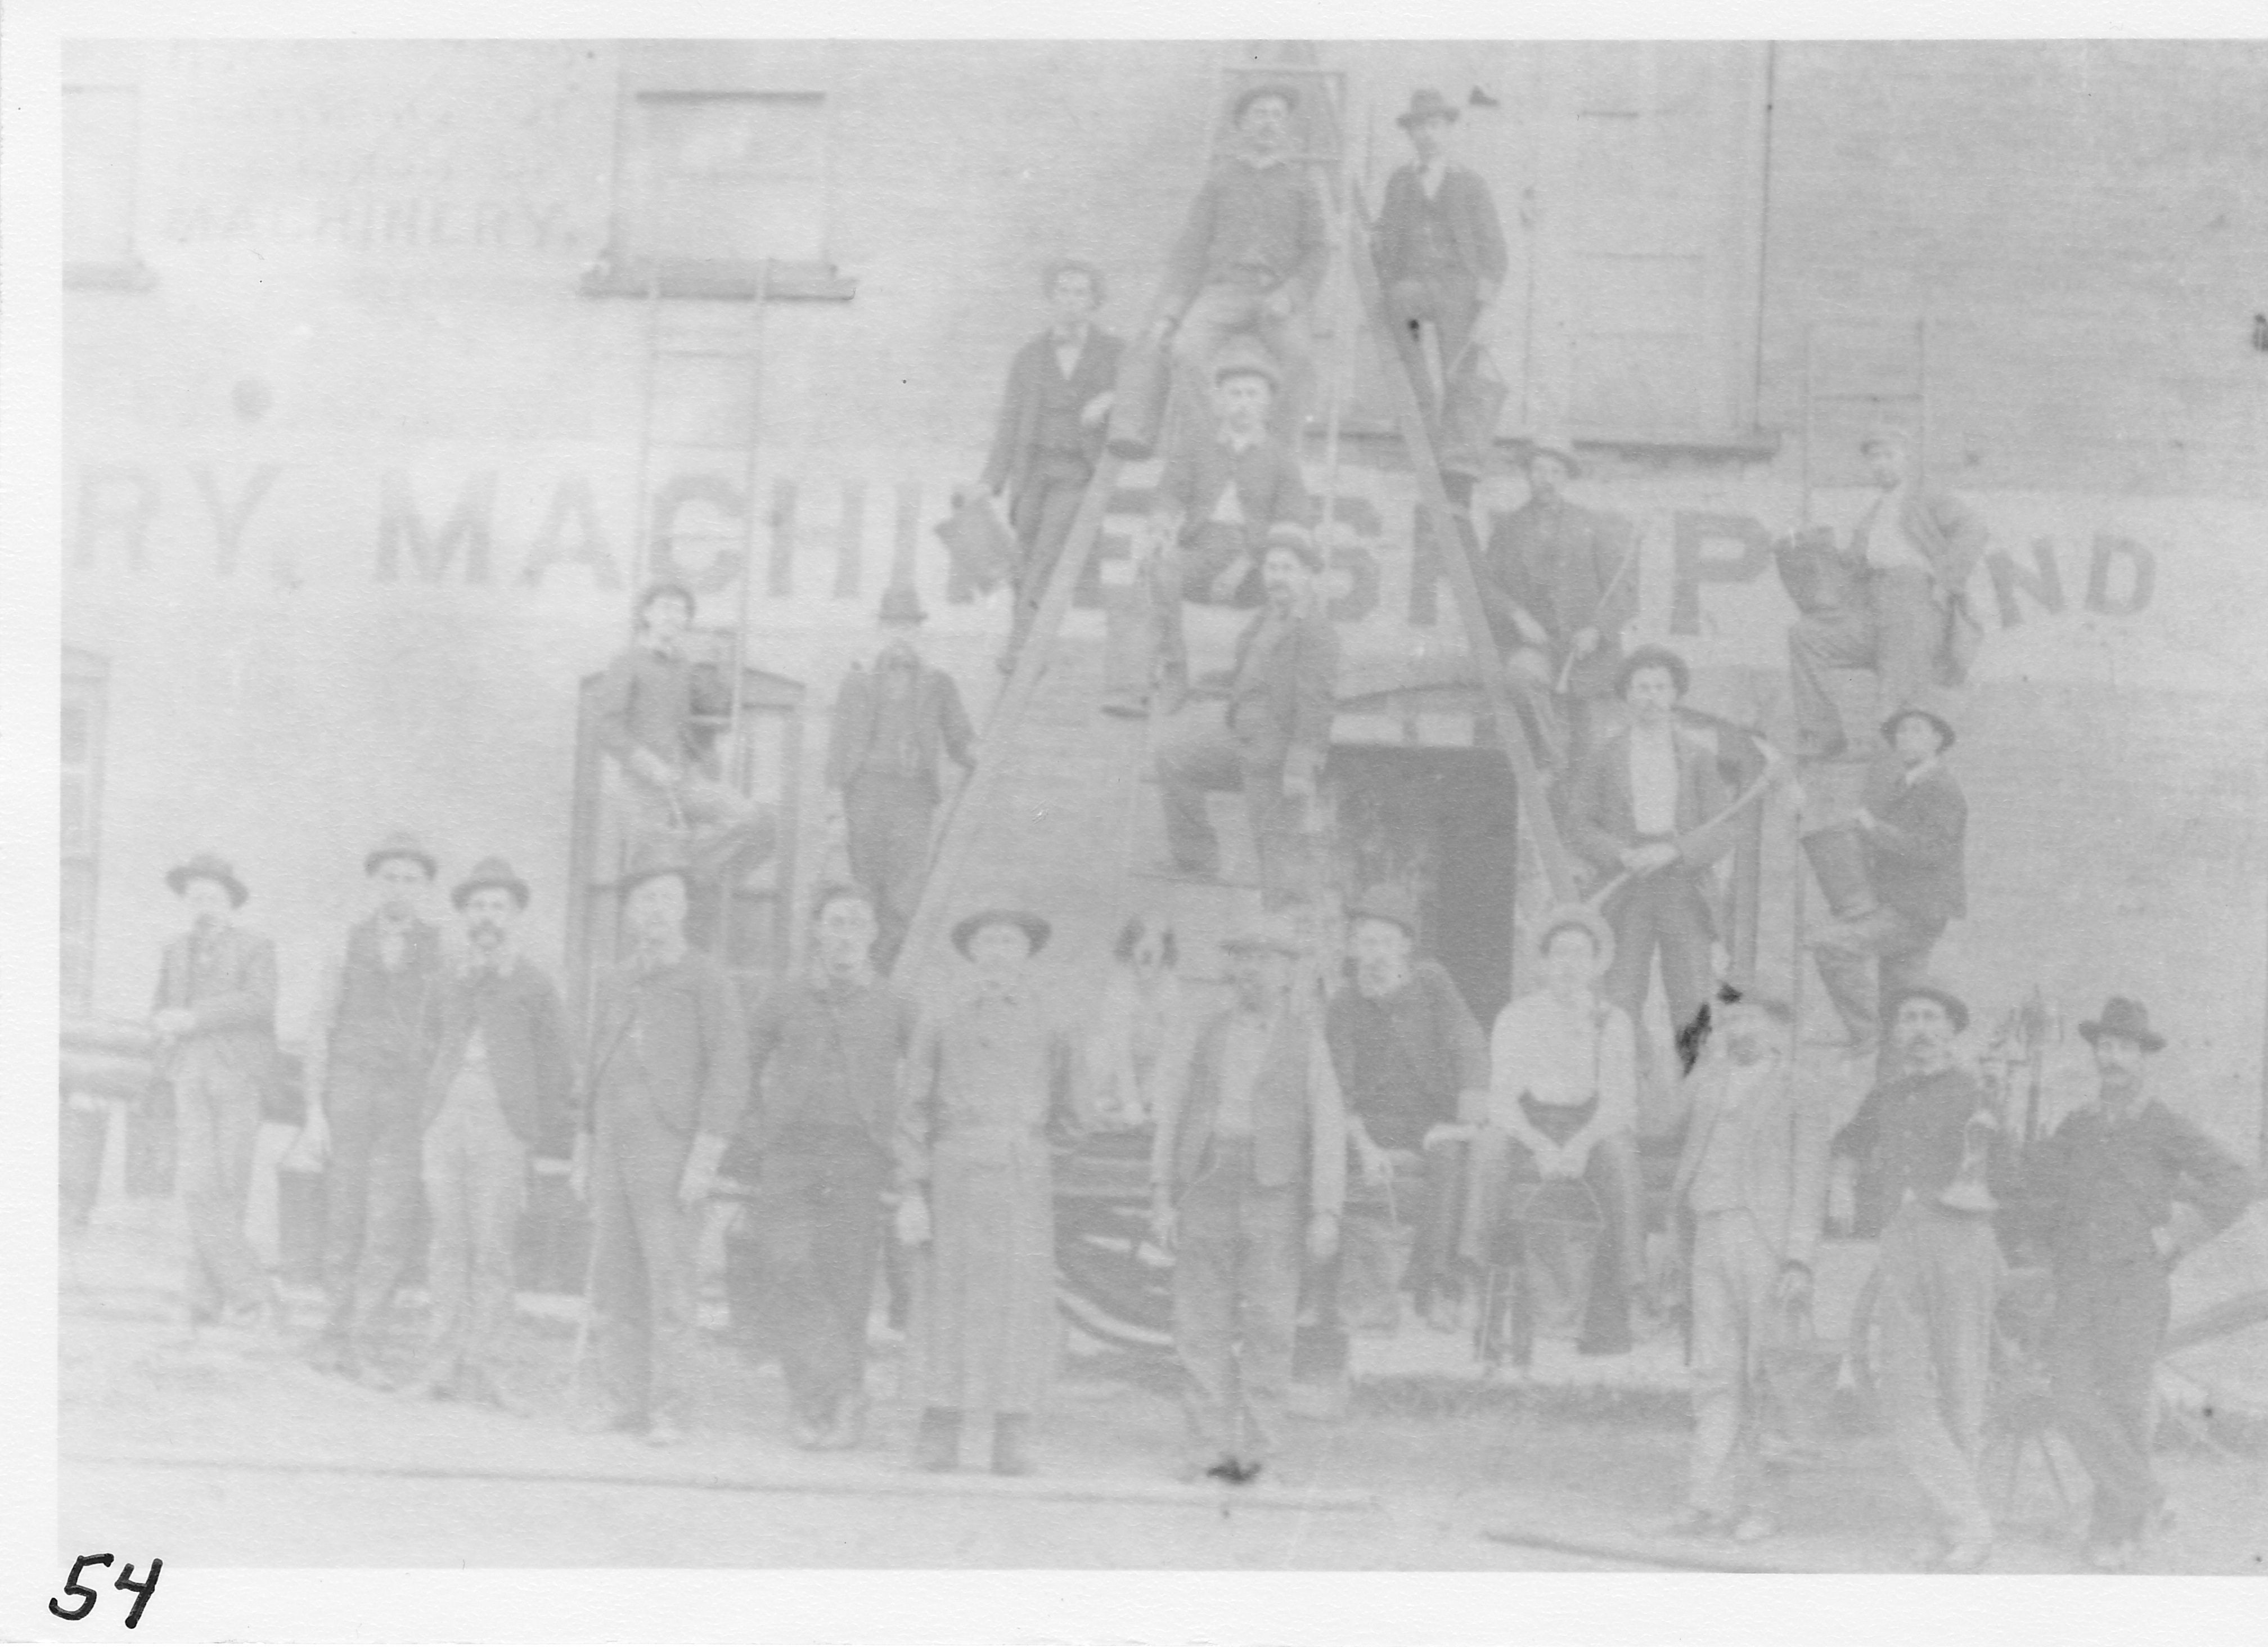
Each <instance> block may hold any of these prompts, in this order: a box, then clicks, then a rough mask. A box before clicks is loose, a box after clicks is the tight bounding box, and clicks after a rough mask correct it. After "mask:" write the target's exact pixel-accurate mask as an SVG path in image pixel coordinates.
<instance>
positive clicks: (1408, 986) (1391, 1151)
mask: <svg viewBox="0 0 2268 1647" xmlns="http://www.w3.org/2000/svg"><path fill="white" fill-rule="evenodd" d="M1346 918H1347V939H1348V947H1349V949H1350V951H1351V955H1352V959H1353V961H1354V987H1353V988H1352V989H1341V990H1339V991H1338V992H1337V993H1336V994H1335V995H1333V996H1331V998H1330V1002H1329V1005H1327V1006H1326V1007H1325V1008H1324V1009H1323V1038H1324V1040H1325V1041H1326V1043H1327V1044H1328V1045H1329V1048H1330V1052H1331V1066H1332V1069H1333V1071H1334V1072H1335V1073H1336V1074H1337V1077H1338V1082H1339V1090H1340V1091H1341V1092H1343V1093H1344V1094H1345V1096H1346V1107H1347V1138H1348V1141H1349V1143H1351V1144H1352V1145H1353V1150H1354V1162H1355V1165H1356V1167H1357V1169H1358V1170H1357V1173H1356V1176H1355V1178H1354V1179H1353V1180H1352V1181H1351V1183H1350V1184H1349V1185H1348V1189H1347V1211H1346V1222H1347V1228H1346V1239H1345V1241H1344V1246H1343V1250H1342V1253H1341V1254H1340V1256H1339V1257H1338V1258H1335V1259H1334V1260H1333V1261H1332V1262H1331V1263H1330V1264H1329V1265H1327V1266H1325V1267H1324V1273H1322V1275H1320V1276H1318V1278H1317V1286H1316V1291H1317V1295H1318V1298H1319V1300H1320V1301H1321V1302H1322V1313H1323V1315H1324V1316H1325V1318H1326V1325H1325V1331H1324V1334H1323V1335H1322V1336H1323V1338H1324V1339H1325V1340H1326V1343H1325V1352H1326V1355H1327V1357H1329V1359H1331V1360H1332V1361H1333V1362H1335V1364H1336V1368H1337V1370H1339V1371H1344V1366H1345V1364H1346V1353H1347V1338H1346V1333H1345V1331H1344V1326H1343V1325H1342V1324H1341V1318H1340V1312H1339V1309H1338V1281H1339V1269H1340V1265H1341V1264H1342V1262H1344V1260H1345V1257H1346V1254H1347V1253H1349V1252H1351V1251H1352V1250H1354V1249H1356V1248H1358V1247H1360V1246H1366V1245H1375V1244H1377V1243H1378V1242H1379V1241H1380V1240H1381V1239H1382V1238H1383V1236H1384V1235H1385V1233H1386V1232H1387V1231H1388V1230H1390V1228H1391V1227H1392V1226H1393V1225H1394V1224H1397V1223H1399V1224H1409V1225H1411V1226H1413V1227H1414V1238H1415V1239H1414V1240H1413V1242H1412V1244H1411V1246H1410V1267H1409V1271H1408V1273H1407V1274H1406V1275H1405V1276H1403V1278H1402V1283H1401V1284H1402V1285H1403V1287H1404V1288H1406V1289H1407V1290H1409V1292H1410V1295H1411V1297H1412V1298H1413V1299H1414V1300H1415V1301H1416V1304H1417V1306H1418V1312H1419V1314H1420V1315H1422V1316H1423V1317H1424V1318H1425V1320H1427V1321H1428V1322H1430V1323H1431V1324H1432V1326H1434V1327H1438V1328H1440V1330H1442V1331H1445V1332H1447V1331H1454V1330H1455V1328H1456V1326H1457V1311H1456V1296H1455V1293H1456V1283H1455V1277H1454V1267H1453V1265H1452V1257H1453V1248H1454V1246H1455V1241H1456V1227H1455V1224H1454V1219H1455V1216H1456V1191H1457V1185H1458V1179H1459V1176H1460V1174H1461V1173H1462V1169H1463V1162H1462V1158H1461V1157H1460V1156H1459V1155H1458V1153H1457V1152H1456V1151H1455V1149H1454V1142H1455V1135H1456V1132H1457V1129H1458V1127H1459V1124H1460V1123H1461V1122H1462V1123H1467V1124H1476V1123H1478V1122H1479V1121H1481V1120H1482V1118H1483V1117H1484V1116H1485V1115H1486V1114H1487V1111H1488V1092H1489V1055H1488V1039H1487V1037H1486V1036H1485V1035H1484V1034H1483V1033H1482V1032H1481V1026H1480V1023H1479V1020H1478V1019H1476V1018H1474V1017H1473V1011H1472V1008H1471V1007H1469V1006H1468V1005H1467V1004H1465V997H1464V996H1463V995H1462V993H1461V992H1460V991H1459V989H1457V985H1456V982H1455V981H1454V979H1452V978H1451V977H1450V976H1449V974H1448V972H1447V969H1446V968H1444V967H1442V965H1441V963H1440V961H1438V960H1432V959H1430V958H1426V957H1420V956H1419V955H1418V953H1417V952H1416V951H1417V943H1418V906H1417V901H1416V900H1415V899H1413V898H1412V897H1411V896H1410V894H1409V893H1407V892H1406V891H1404V890H1403V888H1401V887H1399V886H1373V887H1372V888H1371V889H1370V890H1369V891H1368V892H1366V893H1364V894H1363V895H1362V897H1361V898H1360V899H1359V900H1358V901H1356V903H1355V905H1354V907H1353V908H1351V909H1349V910H1348V911H1347V917H1346Z"/></svg>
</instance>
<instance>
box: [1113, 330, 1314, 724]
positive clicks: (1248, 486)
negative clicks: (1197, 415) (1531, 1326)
mask: <svg viewBox="0 0 2268 1647" xmlns="http://www.w3.org/2000/svg"><path fill="white" fill-rule="evenodd" d="M1281 382H1282V379H1281V376H1280V374H1279V373H1278V370H1277V368H1276V365H1275V364H1274V363H1273V362H1272V361H1270V359H1269V358H1268V357H1267V355H1266V353H1265V352H1263V350H1261V349H1257V348H1256V347H1255V346H1253V344H1251V343H1250V342H1248V341H1240V342H1236V343H1233V344H1232V345H1231V346H1230V347H1228V348H1226V349H1223V350H1222V351H1221V353H1220V357H1219V359H1218V360H1217V361H1216V362H1215V363H1214V365H1213V369H1212V409H1213V415H1214V420H1215V421H1214V423H1213V426H1212V430H1211V435H1210V436H1209V437H1184V438H1182V439H1180V440H1178V441H1176V442H1175V445H1174V448H1173V451H1172V452H1170V453H1169V454H1168V455H1167V459H1166V464H1165V468H1164V470H1163V471H1162V473H1161V474H1160V476H1159V480H1158V489H1157V491H1156V493H1155V494H1154V495H1153V496H1152V500H1151V504H1150V518H1149V521H1148V523H1147V526H1146V528H1145V538H1146V543H1145V548H1144V558H1143V560H1142V562H1141V563H1140V564H1139V565H1138V567H1137V568H1136V570H1135V577H1136V579H1137V583H1136V587H1135V589H1134V590H1133V591H1132V592H1131V594H1132V599H1130V600H1122V601H1120V602H1118V603H1117V604H1116V605H1114V606H1113V607H1112V608H1111V614H1110V615H1111V616H1112V617H1113V619H1114V620H1116V627H1115V628H1114V629H1113V632H1112V636H1111V655H1110V664H1109V667H1110V673H1111V680H1110V696H1109V698H1108V700H1107V701H1106V702H1105V704H1104V708H1105V709H1106V710H1108V712H1109V713H1112V714H1116V715H1134V714H1139V713H1141V712H1142V711H1143V710H1144V709H1145V707H1147V695H1148V693H1149V691H1150V688H1151V687H1152V684H1153V682H1152V675H1153V674H1155V675H1156V676H1157V677H1158V680H1157V681H1156V683H1155V684H1157V685H1158V686H1159V687H1160V690H1161V691H1162V692H1163V694H1164V702H1163V704H1162V707H1163V709H1164V710H1165V712H1166V713H1167V714H1169V715H1170V714H1172V713H1173V712H1174V710H1176V709H1177V708H1179V707H1180V705H1181V702H1182V696H1183V695H1185V694H1186V693H1187V692H1188V690H1189V642H1188V638H1187V636H1186V634H1185V632H1184V630H1183V628H1182V601H1184V600H1196V601H1201V602H1204V603H1205V604H1208V605H1211V606H1224V607H1225V606H1237V607H1249V606H1253V605H1256V604H1257V603H1258V601H1259V600H1260V599H1261V577H1260V570H1261V561H1262V558H1263V556H1264V555H1265V554H1266V553H1267V546H1268V545H1269V543H1270V542H1271V541H1273V540H1275V539H1276V537H1278V535H1285V536H1289V535H1296V534H1299V533H1305V532H1306V531H1307V525H1308V522H1309V520H1310V519H1311V518H1312V517H1313V513H1314V511H1313V507H1312V505H1311V504H1310V503H1309V501H1308V497H1307V483H1306V482H1305V481H1304V480H1303V479H1302V478H1301V476H1300V459H1299V455H1298V453H1297V452H1295V451H1294V450H1293V448H1292V446H1291V445H1287V444H1286V443H1285V442H1283V441H1280V440H1277V439H1274V438H1272V437H1270V435H1269V432H1268V407H1269V404H1270V401H1272V400H1273V399H1274V398H1275V396H1276V393H1277V392H1278V387H1279V386H1280V384H1281Z"/></svg>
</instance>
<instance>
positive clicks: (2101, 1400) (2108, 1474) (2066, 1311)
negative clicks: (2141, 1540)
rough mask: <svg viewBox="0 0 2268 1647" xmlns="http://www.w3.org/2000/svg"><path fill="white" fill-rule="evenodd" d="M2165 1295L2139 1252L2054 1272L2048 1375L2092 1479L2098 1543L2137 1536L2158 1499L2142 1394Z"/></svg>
mask: <svg viewBox="0 0 2268 1647" xmlns="http://www.w3.org/2000/svg"><path fill="white" fill-rule="evenodd" d="M2171 1298H2172V1287H2171V1284H2170V1283H2169V1280H2168V1277H2167V1275H2166V1272H2165V1270H2164V1268H2162V1267H2161V1266H2160V1265H2158V1264H2155V1263H2153V1262H2151V1261H2148V1260H2147V1259H2146V1260H2143V1261H2139V1262H2136V1263H2128V1264H2101V1265H2088V1266H2085V1267H2080V1266H2076V1265H2073V1266H2067V1267H2065V1268H2058V1270H2057V1272H2056V1289H2055V1316H2054V1319H2053V1320H2052V1321H2051V1323H2050V1326H2049V1329H2048V1345H2047V1349H2048V1376H2049V1378H2050V1379H2051V1381H2052V1384H2053V1386H2054V1390H2055V1407H2056V1421H2057V1423H2058V1425H2059V1426H2060V1427H2061V1429H2062V1430H2063V1433H2064V1435H2065V1437H2066V1438H2067V1439H2068V1440H2069V1441H2070V1442H2071V1445H2072V1450H2073V1452H2077V1453H2078V1454H2079V1460H2080V1463H2081V1464H2083V1465H2085V1466H2086V1467H2087V1473H2088V1475H2089V1476H2090V1477H2091V1478H2093V1480H2094V1482H2095V1513H2094V1518H2093V1526H2092V1528H2091V1531H2090V1536H2091V1537H2092V1538H2093V1539H2095V1540H2096V1541H2097V1542H2100V1543H2124V1542H2126V1541H2127V1540H2132V1539H2134V1538H2138V1537H2139V1536H2140V1534H2141V1532H2142V1526H2143V1522H2144V1521H2145V1519H2146V1518H2147V1517H2148V1515H2149V1512H2150V1508H2151V1506H2152V1505H2153V1504H2155V1503H2156V1502H2157V1499H2158V1484H2157V1480H2156V1477H2155V1476H2154V1474H2152V1471H2151V1467H2150V1418H2151V1397H2152V1393H2153V1377H2154V1371H2155V1369H2156V1367H2157V1364H2158V1353H2159V1351H2160V1349H2161V1348H2163V1346H2164V1344H2165V1342H2166V1321H2167V1318H2168V1315H2169V1312H2170V1309H2171Z"/></svg>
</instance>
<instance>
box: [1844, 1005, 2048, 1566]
mask: <svg viewBox="0 0 2268 1647" xmlns="http://www.w3.org/2000/svg"><path fill="white" fill-rule="evenodd" d="M1888 1006H1889V1011H1890V1013H1891V1024H1892V1027H1893V1030H1894V1033H1895V1034H1896V1041H1897V1050H1898V1053H1899V1055H1900V1057H1901V1058H1902V1060H1903V1063H1902V1066H1901V1067H1902V1068H1903V1069H1904V1074H1902V1075H1900V1076H1899V1077H1897V1078H1896V1079H1895V1080H1893V1081H1889V1082H1887V1083H1885V1084H1884V1085H1881V1086H1878V1087H1876V1088H1875V1089H1874V1091H1873V1092H1870V1093H1868V1094H1867V1098H1866V1100H1865V1101H1864V1102H1863V1103H1861V1104H1860V1105H1859V1111H1858V1113H1857V1114H1855V1115H1853V1116H1852V1118H1851V1121H1850V1122H1849V1124H1848V1125H1846V1126H1845V1128H1844V1129H1843V1130H1842V1131H1840V1132H1838V1133H1837V1134H1836V1135H1835V1141H1834V1143H1833V1145H1832V1149H1831V1154H1832V1157H1833V1163H1834V1165H1833V1167H1832V1176H1831V1177H1830V1180H1829V1181H1828V1190H1827V1220H1828V1223H1829V1224H1830V1225H1831V1226H1833V1227H1834V1229H1835V1230H1836V1231H1837V1232H1838V1233H1844V1234H1847V1233H1849V1232H1850V1231H1851V1229H1852V1225H1853V1224H1855V1223H1856V1222H1857V1204H1858V1203H1857V1195H1856V1183H1857V1179H1858V1175H1859V1163H1860V1162H1861V1161H1864V1162H1866V1164H1867V1167H1868V1169H1869V1170H1868V1173H1867V1177H1868V1179H1869V1180H1870V1182H1871V1183H1872V1185H1873V1186H1874V1188H1875V1191H1876V1193H1877V1194H1878V1195H1879V1197H1880V1210H1881V1213H1882V1215H1883V1217H1884V1218H1885V1219H1886V1222H1885V1223H1884V1224H1883V1225H1882V1245H1881V1254H1880V1256H1879V1257H1878V1258H1877V1259H1876V1260H1875V1264H1876V1274H1877V1275H1878V1276H1880V1277H1881V1281H1880V1290H1879V1292H1878V1293H1877V1295H1876V1303H1875V1306H1874V1307H1875V1312H1876V1313H1875V1326H1876V1329H1877V1332H1878V1334H1879V1337H1880V1345H1881V1349H1880V1353H1881V1362H1880V1365H1879V1368H1878V1371H1877V1374H1876V1379H1875V1382H1876V1386H1877V1387H1878V1389H1879V1390H1880V1392H1881V1404H1882V1408H1883V1413H1884V1416H1885V1417H1886V1418H1887V1419H1888V1420H1889V1428H1890V1435H1891V1437H1892V1438H1893V1439H1894V1440H1895V1441H1896V1444H1897V1450H1898V1457H1899V1459H1900V1460H1901V1461H1902V1462H1903V1463H1904V1465H1905V1467H1906V1471H1907V1473H1908V1474H1911V1476H1912V1477H1913V1478H1914V1480H1915V1481H1916V1482H1918V1484H1919V1485H1920V1487H1921V1489H1922V1491H1923V1493H1924V1494H1925V1495H1926V1496H1927V1497H1928V1499H1929V1503H1930V1507H1931V1509H1932V1511H1933V1512H1934V1514H1935V1516H1936V1518H1937V1521H1938V1531H1937V1534H1936V1536H1935V1538H1934V1539H1933V1540H1931V1541H1930V1542H1929V1543H1927V1544H1926V1545H1925V1546H1924V1547H1923V1548H1922V1549H1921V1550H1920V1551H1919V1552H1918V1561H1919V1564H1920V1565H1923V1566H1926V1567H1931V1568H1934V1569H1935V1570H1939V1571H1940V1572H1975V1571H1976V1570H1977V1569H1978V1568H1980V1567H1982V1566H1983V1565H1984V1564H1985V1561H1986V1559H1987V1558H1988V1557H1989V1556H1990V1555H1992V1512H1991V1511H1989V1510H1987V1509H1986V1508H1985V1495H1984V1493H1983V1491H1982V1490H1981V1489H1979V1487H1978V1485H1977V1450H1978V1448H1979V1446H1980V1445H1981V1444H1982V1440H1983V1431H1984V1427H1985V1382H1986V1379H1987V1377H1988V1375H1989V1374H1990V1372H1991V1371H1992V1312H1993V1307H1994V1305H1995V1302H1996V1300H1997V1297H1998V1289H1999V1282H2000V1271H2001V1260H2000V1247H1999V1239H1998V1238H1997V1237H1996V1235H1995V1234H1994V1232H1993V1228H1992V1214H1991V1213H1989V1212H1982V1211H1974V1210H1963V1209H1962V1207H1960V1206H1958V1205H1955V1204H1948V1201H1947V1199H1946V1198H1945V1192H1946V1191H1947V1190H1948V1189H1949V1188H1951V1187H1952V1186H1953V1185H1954V1183H1955V1180H1957V1179H1958V1178H1959V1177H1960V1175H1961V1169H1962V1161H1963V1159H1964V1158H1966V1157H1967V1155H1968V1154H1969V1151H1970V1129H1972V1128H1973V1129H1976V1130H1977V1133H1978V1134H1979V1135H1981V1136H1984V1137H1985V1139H1987V1140H1988V1141H1989V1143H1988V1145H1987V1153H1986V1158H1985V1165H1986V1174H1985V1180H1986V1183H1987V1184H1988V1185H1993V1186H1998V1187H2004V1188H2005V1187H2007V1180H2008V1175H2009V1174H2008V1151H2007V1135H2006V1133H2005V1131H2004V1130H2003V1129H2001V1127H2000V1126H1999V1123H1998V1121H1996V1119H1995V1118H1994V1117H1993V1115H1992V1111H1991V1110H1990V1109H1988V1108H1986V1107H1985V1090H1984V1088H1983V1086H1982V1085H1980V1084H1979V1082H1978V1080H1977V1077H1976V1076H1975V1075H1973V1074H1971V1073H1970V1071H1969V1070H1965V1069H1962V1067H1961V1066H1960V1065H1959V1064H1957V1063H1956V1062H1955V1061H1954V1055H1953V1050H1954V1045H1953V1044H1954V1038H1955V1036H1956V1035H1958V1034H1960V1033H1962V1031H1964V1030H1966V1029H1967V1028H1968V1027H1969V1008H1968V1006H1967V1004H1965V1003H1963V1002H1962V999H1961V997H1960V996H1956V995H1955V994H1953V993H1952V992H1951V991H1950V990H1948V989H1943V988H1942V987H1940V986H1939V985H1937V984H1934V983H1930V982H1926V981H1925V982H1913V983H1909V984H1906V985H1905V986H1904V987H1903V988H1902V989H1897V990H1896V991H1895V992H1893V994H1892V995H1891V996H1890V999H1889V1003H1888Z"/></svg>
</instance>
